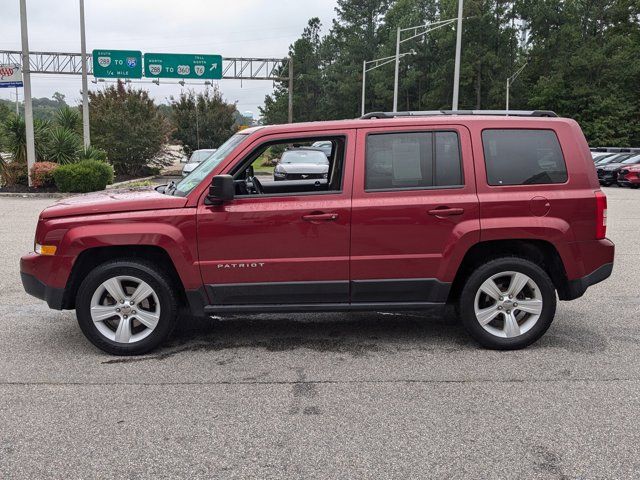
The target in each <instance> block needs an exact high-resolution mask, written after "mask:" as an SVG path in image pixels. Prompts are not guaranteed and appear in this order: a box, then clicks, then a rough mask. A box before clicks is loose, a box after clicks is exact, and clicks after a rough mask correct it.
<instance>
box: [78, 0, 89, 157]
mask: <svg viewBox="0 0 640 480" xmlns="http://www.w3.org/2000/svg"><path fill="white" fill-rule="evenodd" d="M80 53H81V56H82V138H83V143H84V148H88V147H89V145H90V144H91V139H90V138H89V94H88V86H87V40H86V36H85V30H84V0H80Z"/></svg>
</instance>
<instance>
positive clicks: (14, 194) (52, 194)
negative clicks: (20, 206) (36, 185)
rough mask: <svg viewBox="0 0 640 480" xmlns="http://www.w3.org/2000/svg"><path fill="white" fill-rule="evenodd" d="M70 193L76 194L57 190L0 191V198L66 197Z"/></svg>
mask: <svg viewBox="0 0 640 480" xmlns="http://www.w3.org/2000/svg"><path fill="white" fill-rule="evenodd" d="M72 195H77V194H74V193H57V192H49V193H33V192H22V193H20V192H11V193H9V192H0V198H67V197H71V196H72Z"/></svg>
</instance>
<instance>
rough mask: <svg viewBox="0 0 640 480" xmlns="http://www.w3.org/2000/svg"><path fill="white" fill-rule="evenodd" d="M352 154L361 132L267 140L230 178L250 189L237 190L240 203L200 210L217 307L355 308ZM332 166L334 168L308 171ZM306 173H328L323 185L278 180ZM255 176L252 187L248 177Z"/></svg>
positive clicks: (207, 273)
mask: <svg viewBox="0 0 640 480" xmlns="http://www.w3.org/2000/svg"><path fill="white" fill-rule="evenodd" d="M320 141H323V142H325V147H324V148H325V150H326V151H327V153H326V159H325V158H324V156H325V153H322V151H323V150H321V149H320V148H319V142H320ZM327 142H330V143H332V145H333V150H331V151H329V150H327V149H326V143H327ZM314 144H316V145H317V146H314ZM284 152H288V153H287V154H286V155H284ZM354 152H355V131H350V130H346V131H335V132H318V133H317V134H316V133H314V132H306V133H304V134H296V135H293V136H292V135H289V136H287V135H269V136H267V137H263V138H261V139H260V140H258V141H257V142H255V147H252V149H251V153H249V154H248V155H246V156H245V157H244V158H243V159H241V160H240V163H235V165H233V166H230V167H229V169H228V171H226V172H224V173H229V174H233V175H234V178H235V179H236V182H237V183H238V184H242V183H243V182H244V181H245V180H246V181H248V183H249V187H248V188H245V186H244V185H239V186H240V187H242V188H241V189H238V190H237V192H236V194H237V195H236V198H235V199H234V200H232V201H229V202H226V203H224V204H222V205H217V206H210V205H206V204H205V202H204V198H203V199H201V202H200V204H199V206H198V216H197V219H198V220H197V222H198V226H197V228H198V248H199V260H200V270H201V272H202V278H203V282H204V284H205V288H206V290H207V294H208V297H209V301H210V303H211V304H212V305H282V304H310V303H320V302H323V303H347V302H348V301H349V236H350V228H351V186H352V176H353V156H354ZM285 157H286V158H285ZM318 158H319V160H318ZM283 159H284V160H283ZM285 160H286V164H285ZM327 160H328V164H329V166H328V168H326V167H325V168H324V169H322V168H320V167H318V166H317V165H316V164H313V165H307V166H306V167H305V162H307V163H309V162H316V163H319V164H323V163H327ZM243 162H244V163H243ZM296 162H298V163H296ZM281 163H282V164H281ZM249 166H251V168H250V169H249V168H246V167H249ZM278 166H279V167H278ZM305 168H307V169H308V170H309V171H310V172H311V171H312V170H313V171H314V172H315V171H316V170H318V171H321V172H325V171H327V170H328V171H327V173H326V175H325V174H324V173H322V174H321V177H322V176H324V177H325V178H315V179H304V177H301V178H302V179H296V180H291V181H289V180H286V179H285V180H282V179H280V177H278V175H280V172H282V171H285V172H289V171H293V170H295V171H296V172H298V171H303V172H305V171H306V170H305ZM249 170H250V171H251V173H250V174H249V173H247V174H246V175H251V176H252V177H253V180H250V179H249V178H245V177H244V175H245V173H244V172H245V171H247V172H248V171H249ZM303 174H304V173H303ZM256 179H257V182H256ZM256 183H257V184H258V185H259V188H256V185H255V184H256Z"/></svg>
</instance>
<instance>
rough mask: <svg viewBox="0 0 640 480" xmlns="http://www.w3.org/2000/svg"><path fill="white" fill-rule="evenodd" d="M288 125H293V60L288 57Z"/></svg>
mask: <svg viewBox="0 0 640 480" xmlns="http://www.w3.org/2000/svg"><path fill="white" fill-rule="evenodd" d="M288 110H289V113H288V115H287V117H288V121H289V123H293V58H292V57H289V109H288Z"/></svg>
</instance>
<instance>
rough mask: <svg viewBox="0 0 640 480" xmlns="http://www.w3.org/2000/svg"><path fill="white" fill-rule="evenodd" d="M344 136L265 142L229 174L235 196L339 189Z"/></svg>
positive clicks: (333, 190) (303, 192)
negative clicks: (232, 179)
mask: <svg viewBox="0 0 640 480" xmlns="http://www.w3.org/2000/svg"><path fill="white" fill-rule="evenodd" d="M344 155H345V137H343V136H336V137H309V138H301V139H300V138H297V139H289V140H286V139H285V140H277V141H272V142H265V143H263V144H262V145H260V146H259V147H257V148H256V149H254V150H253V151H252V152H251V153H250V154H249V155H248V156H247V157H245V159H244V160H243V161H242V162H240V164H239V165H238V166H236V167H235V168H234V169H233V170H232V172H231V174H232V175H233V177H234V182H235V185H236V196H237V197H246V196H252V195H271V196H273V195H293V194H312V193H330V192H340V191H341V190H342V177H343V171H344Z"/></svg>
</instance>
